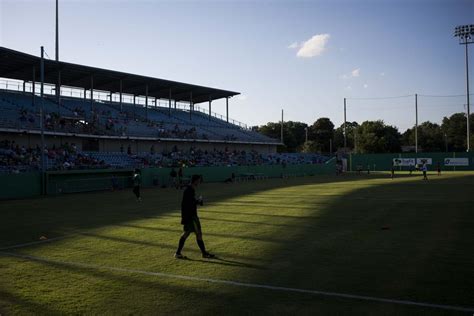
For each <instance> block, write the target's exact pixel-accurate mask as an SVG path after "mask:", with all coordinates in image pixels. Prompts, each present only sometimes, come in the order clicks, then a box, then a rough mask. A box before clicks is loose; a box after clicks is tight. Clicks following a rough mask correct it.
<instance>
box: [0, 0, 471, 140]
mask: <svg viewBox="0 0 474 316" xmlns="http://www.w3.org/2000/svg"><path fill="white" fill-rule="evenodd" d="M473 23H474V1H472V0H446V1H438V0H432V1H421V0H412V1H384V0H378V1H376V0H370V1H365V0H364V1H355V0H354V1H349V0H346V1H342V0H334V1H329V0H327V1H140V0H138V1H137V0H135V1H131V0H130V1H100V0H99V1H88V0H81V1H66V0H62V1H61V0H60V59H61V60H64V61H68V62H74V63H81V64H86V65H90V66H96V67H104V68H109V69H114V70H121V71H126V72H131V73H137V74H143V75H149V76H154V77H158V78H165V79H171V80H177V81H184V82H189V83H195V84H200V85H207V86H212V87H218V88H222V89H229V90H233V91H239V92H241V93H242V95H241V96H240V97H235V98H233V99H231V101H230V116H231V117H232V118H234V119H237V120H239V121H242V122H245V123H248V124H251V125H255V124H263V123H266V122H268V121H277V120H279V117H280V111H281V109H282V108H283V109H284V110H285V120H297V121H303V122H306V123H312V122H313V121H314V120H315V119H317V118H318V117H322V116H324V117H329V118H331V120H333V122H334V123H335V124H336V125H340V124H341V123H342V120H343V112H342V109H343V98H344V97H348V98H366V97H370V98H372V97H381V96H399V95H408V94H414V93H418V94H425V95H458V94H464V93H465V89H466V87H465V64H464V50H463V46H460V45H458V42H457V40H456V39H455V38H453V29H454V27H455V26H457V25H461V24H473ZM54 27H55V25H54V1H46V0H45V1H42V0H30V1H22V0H0V45H1V46H5V47H8V48H12V49H16V50H20V51H24V52H27V53H31V54H36V55H38V54H39V47H40V46H41V45H43V46H45V49H46V51H47V53H48V55H49V56H50V57H51V58H54ZM471 51H472V54H471V56H473V55H474V45H471ZM470 60H471V64H472V65H473V66H472V67H471V72H470V74H471V76H472V81H474V76H473V74H474V72H473V71H472V68H473V67H474V62H472V60H473V58H472V57H471V58H470ZM472 81H471V82H472ZM471 86H472V85H471ZM471 90H473V89H472V88H471ZM465 103H466V101H465V98H464V97H453V98H428V97H420V98H419V108H420V113H419V115H420V121H424V120H428V119H429V120H432V121H440V120H441V119H442V117H443V116H444V115H449V114H450V113H453V112H460V111H463V105H464V104H465ZM413 104H414V97H408V98H399V99H389V100H351V99H349V100H348V120H358V121H363V120H366V119H378V118H380V119H384V120H385V121H386V122H388V123H390V124H394V125H397V126H398V127H399V128H400V129H401V130H402V131H403V130H404V129H406V128H407V127H410V126H411V125H412V124H413V123H414V119H413V117H414V113H413V107H414V106H413ZM213 109H214V110H215V111H217V112H220V113H224V112H225V105H224V102H222V101H220V102H216V103H215V106H214V108H213Z"/></svg>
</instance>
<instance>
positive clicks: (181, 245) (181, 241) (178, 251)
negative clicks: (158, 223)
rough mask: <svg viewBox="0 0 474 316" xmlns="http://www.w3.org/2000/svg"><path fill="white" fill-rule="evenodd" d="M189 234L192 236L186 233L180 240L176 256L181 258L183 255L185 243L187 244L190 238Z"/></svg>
mask: <svg viewBox="0 0 474 316" xmlns="http://www.w3.org/2000/svg"><path fill="white" fill-rule="evenodd" d="M189 234H190V233H189V232H184V233H183V234H182V235H181V238H180V239H179V243H178V249H177V250H176V255H175V256H180V255H181V250H183V247H184V243H185V242H186V239H187V238H188V236H189Z"/></svg>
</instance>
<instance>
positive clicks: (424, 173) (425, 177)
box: [421, 162, 428, 180]
mask: <svg viewBox="0 0 474 316" xmlns="http://www.w3.org/2000/svg"><path fill="white" fill-rule="evenodd" d="M421 170H422V171H423V180H428V176H427V175H426V173H427V171H428V166H427V165H426V162H425V163H423V166H422V167H421Z"/></svg>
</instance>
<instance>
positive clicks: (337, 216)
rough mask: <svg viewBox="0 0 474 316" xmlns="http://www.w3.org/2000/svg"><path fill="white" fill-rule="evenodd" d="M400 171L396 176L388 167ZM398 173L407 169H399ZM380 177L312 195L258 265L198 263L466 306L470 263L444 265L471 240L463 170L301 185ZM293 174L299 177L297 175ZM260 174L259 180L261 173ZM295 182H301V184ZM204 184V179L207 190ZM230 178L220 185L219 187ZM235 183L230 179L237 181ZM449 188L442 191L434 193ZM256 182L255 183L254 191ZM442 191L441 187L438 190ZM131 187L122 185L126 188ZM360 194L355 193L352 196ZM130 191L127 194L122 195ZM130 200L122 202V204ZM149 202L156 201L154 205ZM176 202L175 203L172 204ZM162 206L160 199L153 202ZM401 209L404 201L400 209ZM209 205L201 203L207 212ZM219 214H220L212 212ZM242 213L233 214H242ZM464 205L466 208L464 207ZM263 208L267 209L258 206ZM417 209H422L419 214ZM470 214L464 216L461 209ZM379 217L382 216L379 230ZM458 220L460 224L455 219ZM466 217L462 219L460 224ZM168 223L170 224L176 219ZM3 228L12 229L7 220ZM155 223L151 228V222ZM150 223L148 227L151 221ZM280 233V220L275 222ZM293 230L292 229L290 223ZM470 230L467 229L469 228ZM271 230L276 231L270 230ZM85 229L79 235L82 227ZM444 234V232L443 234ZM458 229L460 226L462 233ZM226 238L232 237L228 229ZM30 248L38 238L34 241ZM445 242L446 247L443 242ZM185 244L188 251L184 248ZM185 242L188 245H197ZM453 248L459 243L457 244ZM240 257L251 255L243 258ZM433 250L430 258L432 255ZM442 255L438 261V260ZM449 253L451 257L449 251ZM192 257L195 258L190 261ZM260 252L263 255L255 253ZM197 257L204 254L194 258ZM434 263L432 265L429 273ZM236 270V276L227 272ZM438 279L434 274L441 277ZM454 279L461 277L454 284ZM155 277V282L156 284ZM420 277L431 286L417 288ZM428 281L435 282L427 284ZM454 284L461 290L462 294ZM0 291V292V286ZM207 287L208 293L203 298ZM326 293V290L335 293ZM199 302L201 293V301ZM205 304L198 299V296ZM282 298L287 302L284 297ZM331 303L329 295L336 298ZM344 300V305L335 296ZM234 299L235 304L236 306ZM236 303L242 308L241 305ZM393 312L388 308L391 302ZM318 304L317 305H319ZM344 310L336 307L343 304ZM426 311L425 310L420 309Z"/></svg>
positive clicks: (214, 197) (108, 217)
mask: <svg viewBox="0 0 474 316" xmlns="http://www.w3.org/2000/svg"><path fill="white" fill-rule="evenodd" d="M398 177H400V178H401V177H402V176H398ZM403 177H410V176H409V175H406V176H403ZM367 178H370V179H374V178H385V179H387V182H386V183H384V184H381V185H379V186H375V187H370V188H363V189H358V190H354V191H352V192H349V193H348V194H346V195H344V196H341V197H337V196H335V198H334V200H332V201H330V202H329V203H324V204H321V203H315V204H314V205H313V206H314V209H315V210H318V213H317V214H318V215H317V216H306V217H305V220H306V221H307V223H306V224H307V226H306V225H305V226H298V227H297V229H298V230H299V232H300V233H299V234H298V236H302V237H298V238H293V239H288V240H286V239H285V242H281V243H279V244H278V245H277V247H276V249H275V250H274V251H273V255H272V256H271V258H268V259H265V260H267V262H268V261H272V262H277V263H278V265H277V266H274V265H271V262H270V265H269V267H268V268H267V267H265V269H261V266H259V265H251V266H248V264H244V265H242V263H240V262H238V261H232V260H228V259H221V260H220V261H215V262H213V261H205V263H206V264H219V263H217V262H221V263H227V264H232V265H235V266H241V267H242V268H251V269H252V270H245V271H253V275H252V282H254V283H262V284H271V285H275V286H285V287H295V288H303V289H316V290H323V291H334V292H343V293H351V294H358V295H369V296H377V297H387V298H395V299H408V300H414V301H426V302H431V303H435V304H436V303H442V304H452V305H466V306H469V305H471V306H472V303H471V301H470V298H471V296H470V292H469V289H472V288H474V271H472V270H471V272H465V271H464V270H463V271H464V273H463V274H462V275H459V272H458V271H456V269H461V267H459V266H458V265H453V266H450V265H449V262H451V261H452V260H451V261H450V260H449V259H450V258H452V256H453V255H455V256H454V257H455V258H464V260H465V262H474V259H473V258H472V256H473V255H472V251H471V250H472V249H469V245H470V244H469V240H468V241H466V235H463V233H464V234H465V232H466V230H467V229H466V227H467V226H470V227H471V226H472V224H473V222H472V220H471V221H470V222H469V221H467V222H463V219H465V218H466V217H467V215H466V214H468V211H467V206H466V205H468V204H469V205H471V206H472V202H473V200H472V196H470V195H466V194H465V192H456V191H455V190H457V189H458V188H459V185H463V186H464V187H465V188H469V187H471V188H472V185H473V184H474V180H473V179H474V177H473V176H464V177H459V178H448V179H444V178H443V177H440V178H437V177H434V176H431V178H430V180H429V181H427V182H423V181H422V180H421V176H420V175H413V176H411V178H413V179H414V180H415V181H419V182H416V183H406V182H403V183H397V182H391V181H390V179H389V177H388V176H387V175H382V176H378V175H377V176H369V177H367V176H354V175H350V176H347V178H345V177H330V178H329V177H328V178H325V179H324V180H323V178H321V179H320V181H318V178H317V177H314V178H310V179H311V180H313V181H308V184H314V183H329V182H350V181H357V180H360V179H367ZM299 180H300V181H301V179H299ZM262 183H263V182H262ZM262 183H261V184H260V187H259V190H260V192H262V191H265V190H270V189H275V188H279V187H285V186H289V185H292V184H295V185H296V184H297V182H296V181H295V182H292V181H291V180H290V181H285V182H283V181H282V182H281V183H280V184H279V185H276V184H274V183H267V185H263V184H262ZM238 185H239V186H242V190H241V191H239V195H243V194H250V193H256V189H255V187H252V188H251V189H248V190H245V183H244V184H242V185H241V184H238ZM303 185H304V183H303ZM212 186H213V185H207V187H208V188H211V189H212ZM231 187H234V185H229V186H228V188H231ZM441 187H442V190H443V192H442V193H443V194H446V196H449V198H450V199H452V201H450V202H451V204H453V203H458V205H460V203H464V204H463V207H462V208H461V207H460V208H459V209H456V208H455V207H452V208H450V209H449V212H447V210H445V211H435V210H432V209H431V208H435V207H436V203H438V202H437V201H430V200H429V198H428V199H426V197H429V196H434V197H437V198H439V196H438V195H439V194H438V193H439V192H438V190H439V189H440V188H441ZM214 188H216V189H217V190H218V191H219V192H214V193H213V192H210V193H209V194H208V195H207V196H208V198H209V200H211V201H220V200H226V199H227V198H230V197H232V196H233V195H232V191H231V190H229V191H226V190H225V189H221V188H220V187H217V186H214ZM239 188H240V187H239ZM444 190H449V192H444ZM257 191H258V190H257ZM448 193H449V194H448ZM130 194H131V193H130ZM387 194H388V195H389V196H391V197H396V196H404V195H410V196H412V195H414V194H415V195H418V196H422V197H423V198H425V199H424V200H422V201H419V202H418V203H419V204H417V205H410V204H409V203H411V202H407V201H403V200H401V201H399V202H396V201H393V200H392V199H390V201H387V203H385V204H383V203H382V204H377V203H376V204H374V203H375V202H377V201H380V199H377V196H379V195H387ZM361 196H363V197H364V199H361V198H360V197H361ZM131 199H132V197H131ZM133 205H136V204H132V203H130V206H133ZM158 205H159V204H158ZM176 205H179V204H176ZM176 205H171V204H166V205H164V207H162V208H161V209H160V210H157V207H152V206H147V208H146V209H143V212H142V213H140V214H136V213H133V214H128V213H127V214H120V213H118V214H117V213H116V212H112V211H105V214H104V217H99V218H97V219H95V220H94V219H92V221H91V222H88V223H84V224H80V223H79V224H78V225H77V227H75V228H76V229H85V228H95V227H100V226H101V225H112V224H114V225H118V226H125V227H134V226H135V225H129V224H126V222H127V221H131V220H134V219H141V218H144V217H147V216H149V217H154V218H156V216H160V215H164V214H167V213H168V212H171V211H176V210H177V207H176ZM160 206H163V205H160ZM405 208H406V209H405ZM94 212H96V210H90V209H86V210H85V215H89V216H93V215H94ZM209 213H210V212H209ZM222 213H227V212H225V211H222ZM247 214H250V213H242V214H240V213H239V215H246V216H247ZM471 214H472V212H471ZM266 215H268V216H277V215H271V214H266ZM420 217H422V218H420ZM471 217H472V215H471ZM447 218H459V219H460V220H459V221H449V220H447ZM59 223H60V222H54V223H53V224H52V225H51V227H53V228H54V227H56V226H55V225H58V224H59ZM384 225H389V226H390V229H389V230H381V227H382V226H384ZM460 225H464V226H460ZM465 226H466V227H465ZM176 227H180V226H179V223H178V222H177V224H176ZM135 228H140V229H152V230H157V229H155V228H154V227H140V226H137V227H135ZM9 229H10V231H12V230H13V229H14V228H9ZM159 229H161V228H159ZM159 229H158V230H159ZM281 229H282V232H284V229H286V228H281ZM295 229H296V228H295ZM166 231H173V232H174V231H176V232H178V231H179V232H180V230H179V229H176V230H174V229H169V230H166ZM471 232H472V231H471ZM276 234H277V235H279V234H278V233H276ZM86 235H87V234H86ZM89 235H90V236H92V237H97V238H107V239H111V240H115V241H120V242H127V243H134V244H138V245H144V246H150V247H163V248H167V249H168V248H169V249H173V250H174V248H175V246H174V245H167V244H160V243H155V242H146V241H145V242H142V241H136V240H135V241H133V240H129V239H125V238H119V237H110V236H100V235H99V236H98V235H95V234H89ZM446 235H448V236H446ZM216 236H219V237H230V236H225V235H216ZM467 236H468V235H467ZM232 238H235V236H232ZM440 238H447V239H448V240H447V241H446V242H445V243H444V242H443V243H439V242H438V241H440ZM454 244H456V245H457V246H456V247H461V248H460V249H461V250H462V247H465V249H464V251H462V253H458V252H457V251H456V253H452V250H451V248H450V247H449V246H450V245H454ZM35 247H40V246H35ZM453 248H454V246H453ZM187 251H188V250H187ZM189 251H192V252H196V253H198V251H197V249H191V248H190V249H189ZM459 251H460V250H459ZM219 254H222V257H223V258H227V257H230V258H233V257H236V258H238V257H239V256H240V255H237V254H226V253H225V252H222V251H219ZM241 258H243V259H249V260H254V259H252V258H245V257H241ZM433 258H438V260H436V261H433ZM443 258H444V259H445V260H444V261H443V260H442V259H443ZM453 260H454V259H453ZM193 261H196V262H201V261H204V260H193ZM262 261H263V260H262ZM43 264H48V265H52V266H57V267H58V268H61V269H66V270H71V271H80V272H83V273H89V274H92V275H94V276H97V277H98V278H104V279H115V278H116V279H118V280H120V281H121V282H123V288H127V287H128V286H127V285H128V284H132V285H133V284H135V285H137V286H144V287H145V286H146V287H154V288H160V289H161V288H163V289H164V291H178V292H180V291H182V292H188V291H189V293H190V295H192V296H193V295H194V297H196V298H197V299H202V298H203V295H202V293H200V292H198V291H194V290H190V289H189V288H183V287H174V286H169V285H165V284H163V283H164V282H159V281H157V279H150V281H142V280H140V279H141V278H137V277H136V276H134V275H130V276H128V275H125V274H120V275H119V273H118V272H117V273H115V272H113V273H112V272H103V271H102V270H100V271H94V270H93V269H86V268H78V267H71V266H69V265H61V264H51V263H44V262H43ZM203 264H204V263H203ZM433 271H437V273H433ZM433 276H436V278H439V279H441V280H442V282H441V283H439V284H438V285H437V284H436V283H433ZM235 277H236V279H238V275H236V276H235ZM443 282H444V283H443ZM461 282H462V283H461ZM157 283H158V284H157ZM427 286H431V287H430V288H427ZM436 286H438V288H436ZM231 292H232V293H235V295H237V296H238V297H245V299H246V306H247V307H248V306H261V304H262V296H266V297H272V295H276V294H272V292H269V291H261V293H262V295H261V296H260V295H251V294H250V293H255V292H252V290H250V289H248V290H247V289H242V288H236V289H232V290H231ZM463 293H464V294H463ZM0 294H1V293H0ZM207 296H211V297H207ZM206 297H207V298H209V299H210V301H212V300H213V299H215V300H223V301H224V302H225V303H226V304H229V302H230V301H231V300H232V297H234V296H233V295H218V294H215V293H212V294H211V293H206ZM335 300H336V299H335ZM206 302H207V300H206ZM344 302H345V303H347V310H345V312H346V314H348V313H353V314H367V313H370V312H371V306H372V305H371V304H372V303H370V302H366V303H365V304H364V305H363V306H362V307H360V308H359V309H354V310H353V309H352V308H353V306H354V305H355V304H353V303H354V301H344ZM205 304H207V303H205ZM283 304H290V305H289V306H284V305H283ZM305 304H306V308H313V310H319V309H318V307H319V306H320V305H318V304H321V300H320V299H314V300H313V299H312V300H306V301H305ZM336 304H337V300H336ZM342 305H344V304H342ZM272 306H273V310H276V311H278V310H281V311H288V308H294V309H293V310H292V311H293V312H298V310H299V308H301V306H299V301H298V300H295V301H294V302H288V301H281V302H280V301H278V300H273V301H272ZM387 306H388V309H387V313H390V312H389V311H390V310H391V308H392V307H391V306H390V304H387ZM239 308H241V307H239V306H236V309H237V310H238V309H239ZM242 308H243V307H242ZM393 310H394V312H393V314H396V312H397V311H399V310H397V309H396V308H394V309H393ZM421 310H423V309H420V308H419V307H413V313H414V314H415V313H416V312H417V311H421ZM319 311H321V310H319ZM325 311H326V312H327V313H330V311H331V310H322V311H321V312H322V313H324V312H325ZM343 311H344V310H343ZM428 311H431V310H428Z"/></svg>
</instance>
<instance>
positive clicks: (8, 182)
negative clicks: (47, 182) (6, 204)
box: [0, 172, 41, 199]
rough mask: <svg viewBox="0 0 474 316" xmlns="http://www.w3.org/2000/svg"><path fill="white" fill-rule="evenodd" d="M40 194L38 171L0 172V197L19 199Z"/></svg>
mask: <svg viewBox="0 0 474 316" xmlns="http://www.w3.org/2000/svg"><path fill="white" fill-rule="evenodd" d="M39 195H41V175H40V173H39V172H28V173H20V174H0V199H20V198H26V197H34V196H39Z"/></svg>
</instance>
